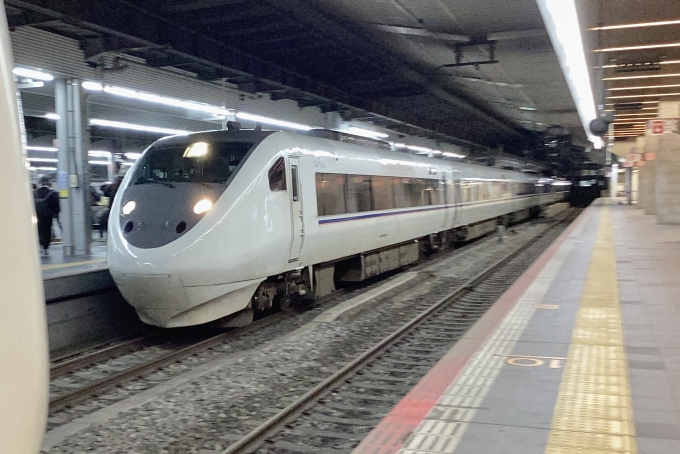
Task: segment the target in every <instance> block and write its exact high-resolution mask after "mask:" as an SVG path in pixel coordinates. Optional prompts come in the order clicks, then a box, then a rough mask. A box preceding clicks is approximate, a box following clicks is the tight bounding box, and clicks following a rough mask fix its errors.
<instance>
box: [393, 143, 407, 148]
mask: <svg viewBox="0 0 680 454" xmlns="http://www.w3.org/2000/svg"><path fill="white" fill-rule="evenodd" d="M392 146H393V147H394V148H406V144H405V143H393V144H392Z"/></svg>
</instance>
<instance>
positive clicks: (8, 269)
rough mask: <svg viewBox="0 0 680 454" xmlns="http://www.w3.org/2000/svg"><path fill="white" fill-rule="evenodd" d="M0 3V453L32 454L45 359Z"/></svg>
mask: <svg viewBox="0 0 680 454" xmlns="http://www.w3.org/2000/svg"><path fill="white" fill-rule="evenodd" d="M12 68H13V63H12V49H11V47H10V40H9V31H8V29H7V19H6V16H5V7H4V5H3V4H0V137H2V151H0V165H1V166H2V169H3V176H2V178H0V207H2V211H3V216H4V218H3V219H5V220H6V221H7V222H2V223H0V251H2V253H1V254H0V294H1V295H2V297H1V298H0V314H2V316H0V452H2V453H12V454H34V453H37V452H39V451H40V445H41V442H42V438H43V433H44V431H45V423H46V421H47V401H48V386H49V360H48V351H47V350H48V349H47V322H46V317H45V300H44V294H43V283H42V276H41V272H40V259H39V252H38V238H37V230H36V222H37V221H36V217H35V211H34V203H33V196H32V193H31V192H32V191H31V182H30V180H29V171H28V169H27V168H26V156H25V155H24V154H23V152H22V147H21V125H20V121H21V120H20V118H21V117H20V113H19V109H18V105H17V93H18V91H17V89H16V86H15V84H14V76H13V75H12Z"/></svg>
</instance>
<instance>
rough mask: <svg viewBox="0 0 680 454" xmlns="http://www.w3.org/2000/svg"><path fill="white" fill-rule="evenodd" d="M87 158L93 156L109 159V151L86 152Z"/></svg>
mask: <svg viewBox="0 0 680 454" xmlns="http://www.w3.org/2000/svg"><path fill="white" fill-rule="evenodd" d="M87 154H88V155H89V156H94V157H95V158H110V157H111V152H110V151H101V150H90V151H88V152H87Z"/></svg>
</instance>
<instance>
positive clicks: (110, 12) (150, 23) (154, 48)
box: [5, 0, 632, 148]
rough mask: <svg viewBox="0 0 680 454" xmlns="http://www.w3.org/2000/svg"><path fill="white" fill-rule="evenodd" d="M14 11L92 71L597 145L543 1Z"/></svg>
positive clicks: (40, 1) (515, 143) (236, 0)
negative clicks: (222, 84) (558, 131)
mask: <svg viewBox="0 0 680 454" xmlns="http://www.w3.org/2000/svg"><path fill="white" fill-rule="evenodd" d="M631 1H632V0H631ZM5 4H6V5H7V12H8V17H9V21H10V27H23V26H32V27H37V28H40V29H43V30H47V31H50V32H54V33H58V34H61V35H65V36H69V37H71V38H75V39H78V40H79V42H80V46H81V48H82V50H83V51H84V55H85V58H86V59H87V60H88V61H89V62H90V63H91V64H92V65H105V64H106V62H110V61H111V59H110V57H111V55H126V56H131V57H133V58H138V59H142V60H143V61H144V62H145V63H146V64H148V65H151V66H155V67H167V68H174V69H176V70H182V71H187V72H190V73H193V74H196V75H197V77H200V78H202V79H206V80H218V79H221V80H223V81H226V82H227V83H229V84H234V86H236V87H237V88H238V89H239V90H242V91H245V92H250V93H267V94H269V95H270V96H271V97H272V99H294V100H296V101H297V102H298V104H299V105H300V106H303V107H304V106H318V107H320V108H321V109H322V110H324V111H340V112H341V113H342V114H343V117H344V118H345V119H361V120H363V121H368V122H372V123H374V124H376V125H379V126H385V127H388V128H390V129H392V130H395V131H401V132H404V133H407V134H416V135H428V136H430V137H431V138H437V137H439V138H441V139H443V140H445V139H446V138H450V137H456V138H459V139H463V140H466V141H471V142H475V143H479V144H483V145H487V146H496V145H498V144H504V145H506V147H508V148H513V147H522V146H524V144H526V143H527V141H528V140H531V138H532V136H533V135H534V134H535V132H536V131H541V130H543V129H545V128H546V127H548V126H550V125H560V126H561V127H563V128H565V129H566V130H567V131H569V132H571V133H573V134H575V135H576V136H577V137H581V138H583V139H585V134H584V132H583V128H582V127H581V122H580V120H579V116H578V113H577V111H576V108H575V105H574V102H573V100H572V97H571V96H570V92H569V88H568V86H567V84H566V82H565V79H564V76H563V74H562V71H561V69H560V65H559V62H558V59H557V56H556V55H555V52H554V51H553V48H552V45H551V41H550V38H549V36H548V33H547V31H546V28H545V25H544V24H543V20H542V19H541V14H540V12H539V9H538V6H537V5H536V0H513V1H506V0H492V1H478V0H431V1H422V0H362V1H360V2H359V1H356V0H143V1H142V0H126V1H122V0H91V1H88V2H79V1H75V0H5ZM584 141H585V140H584Z"/></svg>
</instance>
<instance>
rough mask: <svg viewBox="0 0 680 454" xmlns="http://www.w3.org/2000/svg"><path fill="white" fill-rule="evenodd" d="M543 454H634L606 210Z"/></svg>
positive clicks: (610, 231) (627, 385)
mask: <svg viewBox="0 0 680 454" xmlns="http://www.w3.org/2000/svg"><path fill="white" fill-rule="evenodd" d="M564 367H565V370H564V374H563V375H562V382H561V384H560V391H559V394H558V396H557V403H556V405H555V410H554V412H553V419H552V427H551V429H550V434H549V436H548V444H547V445H546V448H545V454H567V453H569V454H613V453H626V454H636V453H637V445H636V443H635V426H634V424H633V410H632V402H631V395H630V384H629V382H628V361H627V359H626V351H625V348H624V346H623V331H622V325H621V308H620V306H619V294H618V286H617V281H616V257H615V255H614V243H613V238H612V229H611V219H610V213H609V208H604V209H603V211H602V216H601V219H600V225H599V228H598V231H597V237H596V240H595V248H594V250H593V254H592V257H591V260H590V267H589V268H588V275H587V277H586V283H585V286H584V289H583V295H582V296H581V301H580V306H579V310H578V314H577V316H576V324H575V326H574V331H573V333H572V343H571V347H570V348H569V355H568V356H567V360H566V362H565V366H564Z"/></svg>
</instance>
